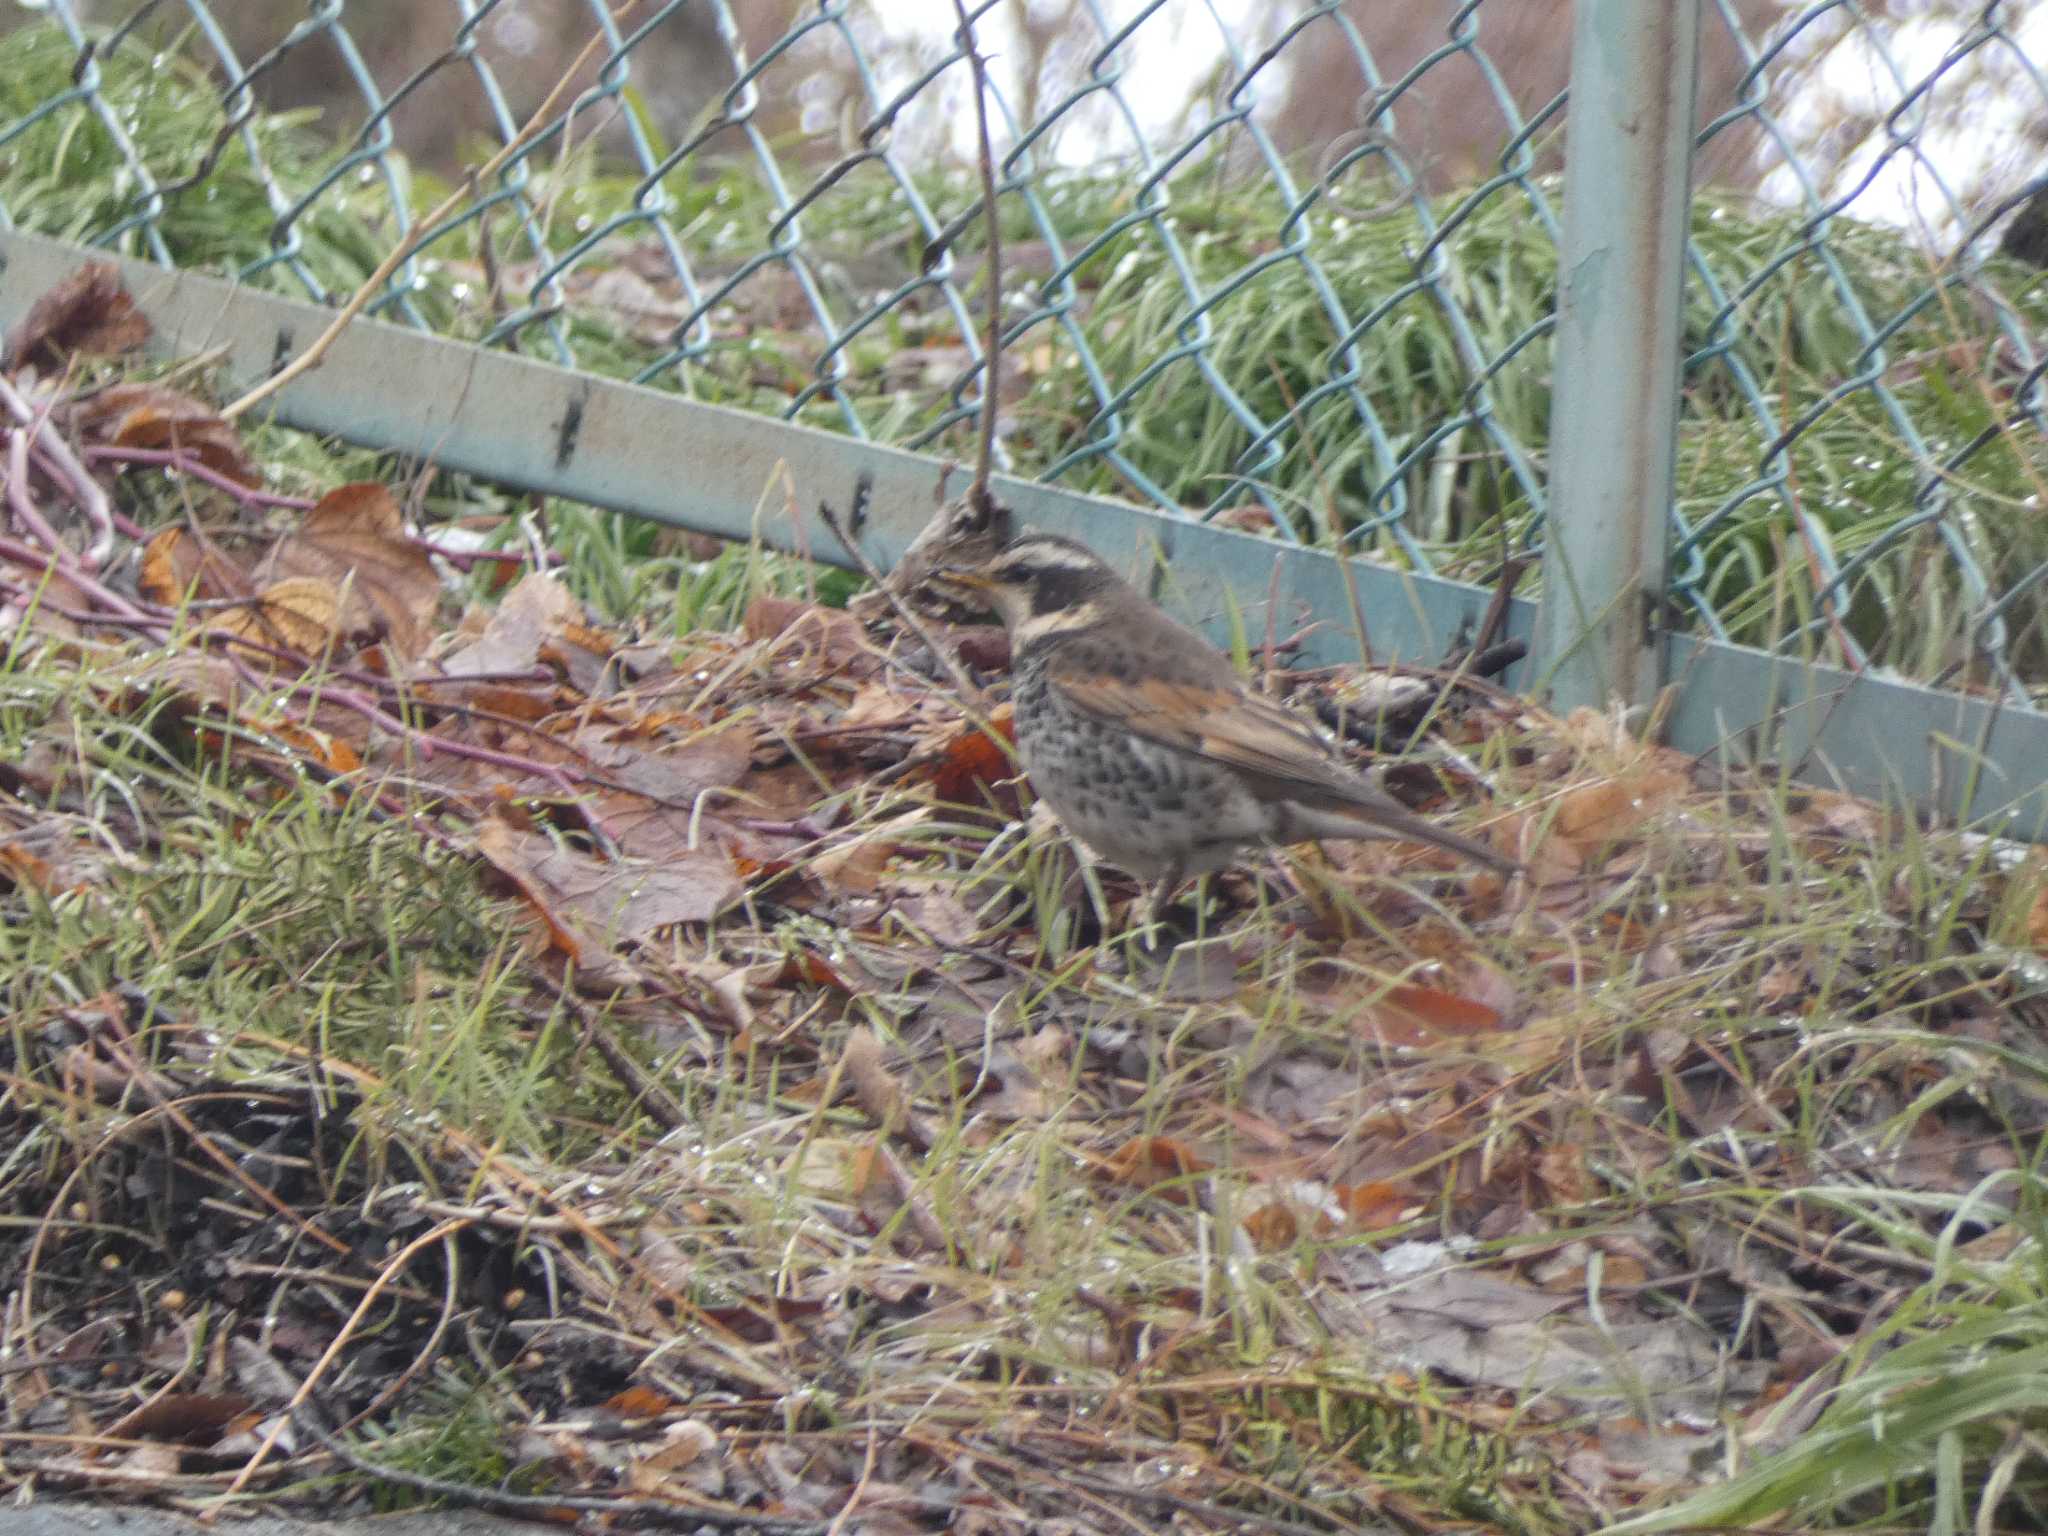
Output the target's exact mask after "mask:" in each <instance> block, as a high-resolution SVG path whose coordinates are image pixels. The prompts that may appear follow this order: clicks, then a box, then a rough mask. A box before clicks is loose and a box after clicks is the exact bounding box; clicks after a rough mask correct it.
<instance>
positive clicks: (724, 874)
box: [476, 818, 744, 959]
mask: <svg viewBox="0 0 2048 1536" xmlns="http://www.w3.org/2000/svg"><path fill="white" fill-rule="evenodd" d="M476 850H477V852H478V853H480V854H482V855H483V856H484V858H485V859H487V860H489V862H490V863H491V865H492V867H493V868H495V869H497V870H498V871H499V873H501V874H503V875H504V876H505V877H506V878H507V879H508V880H510V881H511V882H512V883H513V885H515V886H516V887H517V888H518V889H519V891H520V893H521V894H522V895H524V896H525V897H526V898H527V900H528V901H529V902H531V903H532V904H533V905H534V907H535V908H536V909H537V910H538V911H539V912H540V914H541V915H542V916H543V917H544V918H545V919H546V921H547V924H548V927H549V929H550V930H551V933H552V934H554V935H555V936H556V938H555V942H556V944H557V946H558V947H560V948H563V949H565V950H566V951H567V952H568V953H569V955H570V958H572V959H579V958H582V945H581V944H580V943H579V942H577V941H578V940H580V939H592V940H595V941H596V942H597V943H598V944H600V945H601V946H603V947H605V948H612V947H615V946H617V945H621V944H632V943H639V942H642V941H644V940H646V939H647V938H649V937H650V936H652V935H653V934H654V933H656V932H657V931H659V930H660V929H663V928H670V927H674V926H676V925H677V924H680V923H706V922H709V921H710V920H711V919H712V917H713V916H714V915H716V914H717V913H718V912H719V911H720V910H721V909H722V908H723V907H725V906H726V905H727V904H729V903H730V902H732V901H734V900H736V899H737V898H738V897H739V895H740V894H741V892H742V891H743V889H744V887H743V886H742V884H741V882H740V877H739V874H738V872H737V871H735V870H734V869H733V867H732V861H731V860H729V859H727V858H726V857H725V855H724V854H722V853H717V852H713V851H709V850H705V851H701V852H698V853H695V854H686V855H683V856H681V857H678V858H673V859H669V860H665V861H664V862H662V863H660V864H654V863H650V862H647V861H645V860H640V859H613V860H607V859H600V858H598V857H597V856H596V855H595V854H590V853H585V852H582V851H581V850H580V849H576V848H570V847H566V846H564V845H563V844H561V843H559V842H557V841H556V840H555V839H554V838H551V837H549V836H547V835H546V834H545V833H541V832H526V831H521V830H518V829H516V828H514V827H512V826H510V825H508V824H507V823H505V822H504V821H502V820H499V819H496V818H493V819H492V820H489V821H486V822H484V823H483V824H482V825H481V826H480V827H479V828H478V829H477V835H476Z"/></svg>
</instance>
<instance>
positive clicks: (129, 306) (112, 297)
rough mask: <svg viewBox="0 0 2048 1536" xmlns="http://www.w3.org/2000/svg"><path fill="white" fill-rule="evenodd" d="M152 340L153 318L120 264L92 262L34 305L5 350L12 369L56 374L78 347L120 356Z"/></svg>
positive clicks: (17, 327)
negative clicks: (127, 283) (137, 301)
mask: <svg viewBox="0 0 2048 1536" xmlns="http://www.w3.org/2000/svg"><path fill="white" fill-rule="evenodd" d="M148 340H149V321H148V319H147V318H146V317H145V316H144V315H143V313H142V311H141V310H139V309H137V308H136V307H135V300H134V299H133V298H131V297H129V294H128V290H127V289H126V288H124V287H122V286H121V272H120V269H119V268H118V267H116V266H115V265H114V264H113V263H112V262H111V261H89V262H87V263H86V264H85V265H84V266H82V267H80V268H79V269H78V270H77V271H76V272H74V273H72V274H71V275H70V276H69V277H67V278H65V279H64V280H63V281H62V282H60V283H58V284H57V286H56V287H54V288H52V289H51V290H50V291H49V292H48V293H45V294H44V295H43V296H42V297H41V298H39V299H37V300H36V301H35V303H33V304H31V305H30V306H29V310H28V313H27V314H26V315H23V316H22V317H21V323H20V324H19V325H17V326H15V328H14V329H13V330H12V331H11V332H9V333H8V337H7V346H6V349H5V354H4V355H5V358H6V363H7V366H8V367H9V368H12V369H20V368H25V367H26V368H34V369H35V370H37V371H38V372H39V373H44V374H54V373H61V372H62V371H63V370H64V365H65V363H66V362H67V361H68V360H69V359H70V357H71V354H73V353H74V352H89V353H92V354H94V355H96V356H100V357H116V356H119V355H120V354H121V353H123V352H132V351H134V350H135V349H136V348H137V347H139V346H141V345H142V344H143V343H144V342H146V341H148Z"/></svg>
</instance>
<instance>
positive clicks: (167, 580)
mask: <svg viewBox="0 0 2048 1536" xmlns="http://www.w3.org/2000/svg"><path fill="white" fill-rule="evenodd" d="M135 584H136V588H137V590H138V591H140V592H141V594H142V595H143V596H144V597H146V598H147V599H149V601H151V602H153V603H156V604H159V605H160V606H162V607H165V608H176V607H178V606H179V605H180V604H182V603H185V602H188V601H197V602H223V601H229V600H232V599H235V598H242V597H254V596H255V595H256V583H255V582H254V581H253V580H251V579H250V576H249V573H248V572H247V571H244V570H243V569H242V568H241V567H240V566H238V565H236V564H235V563H234V562H233V561H232V560H230V559H228V558H227V556H225V555H223V554H222V553H221V552H220V551H219V550H218V549H215V548H214V547H212V546H211V545H210V544H207V543H206V542H205V541H204V540H202V539H199V538H197V537H195V536H194V535H192V534H190V533H188V532H186V531H185V530H184V529H183V528H166V529H164V530H163V531H162V532H161V533H159V534H157V535H156V537H155V538H153V539H151V540H150V541H149V543H148V544H146V545H144V546H143V550H142V568H141V570H140V571H139V572H138V573H137V575H136V583H135Z"/></svg>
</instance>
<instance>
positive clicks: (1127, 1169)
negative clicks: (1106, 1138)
mask: <svg viewBox="0 0 2048 1536" xmlns="http://www.w3.org/2000/svg"><path fill="white" fill-rule="evenodd" d="M1101 1166H1102V1171H1103V1172H1104V1173H1106V1174H1108V1175H1109V1176H1110V1177H1111V1178H1112V1179H1114V1180H1116V1181H1117V1182H1118V1183H1119V1184H1128V1185H1130V1186H1131V1187H1132V1188H1134V1189H1153V1188H1156V1187H1157V1186H1159V1185H1161V1184H1166V1183H1168V1182H1170V1181H1179V1182H1178V1183H1176V1184H1175V1187H1173V1188H1171V1189H1165V1190H1162V1191H1161V1193H1162V1194H1163V1195H1165V1196H1166V1197H1167V1198H1168V1199H1170V1200H1173V1201H1176V1202H1178V1203H1180V1204H1186V1203H1187V1202H1188V1201H1189V1200H1190V1199H1191V1198H1192V1196H1191V1193H1190V1191H1189V1190H1188V1189H1187V1188H1186V1187H1185V1185H1186V1181H1187V1180H1188V1179H1189V1178H1191V1177H1193V1176H1195V1175H1198V1174H1203V1173H1207V1172H1208V1171H1209V1170H1210V1168H1212V1167H1214V1166H1215V1165H1214V1164H1212V1163H1210V1162H1208V1161H1207V1160H1205V1159H1204V1158H1202V1157H1201V1156H1200V1155H1199V1154H1198V1153H1197V1152H1196V1151H1195V1150H1194V1148H1192V1147H1190V1146H1189V1145H1188V1144H1187V1143H1186V1142H1184V1141H1179V1140H1176V1139H1175V1138H1173V1137H1171V1136H1133V1137H1132V1138H1131V1139H1130V1140H1129V1141H1127V1142H1125V1143H1124V1144H1123V1145H1122V1146H1120V1147H1118V1148H1117V1149H1116V1150H1115V1151H1114V1152H1112V1153H1110V1154H1109V1156H1108V1157H1106V1158H1104V1159H1103V1160H1102V1164H1101Z"/></svg>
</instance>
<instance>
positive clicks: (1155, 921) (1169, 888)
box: [1140, 864, 1187, 949]
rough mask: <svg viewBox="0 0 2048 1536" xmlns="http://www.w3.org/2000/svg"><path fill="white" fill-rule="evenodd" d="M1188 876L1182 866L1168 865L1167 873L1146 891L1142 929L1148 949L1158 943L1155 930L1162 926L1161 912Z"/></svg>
mask: <svg viewBox="0 0 2048 1536" xmlns="http://www.w3.org/2000/svg"><path fill="white" fill-rule="evenodd" d="M1186 878H1187V877H1186V876H1185V875H1184V874H1182V873H1181V866H1180V865H1179V864H1172V865H1169V866H1168V867H1167V871H1166V873H1165V874H1164V875H1162V876H1160V877H1159V879H1158V880H1157V881H1155V882H1154V883H1153V885H1152V887H1151V889H1150V890H1148V891H1146V893H1145V922H1144V925H1143V927H1142V929H1141V930H1140V931H1141V932H1142V933H1143V934H1144V935H1145V945H1146V947H1147V948H1148V949H1149V948H1152V947H1154V945H1155V943H1156V938H1155V930H1156V929H1158V928H1159V927H1160V926H1161V924H1160V914H1161V913H1163V912H1164V911H1165V910H1166V904H1167V903H1168V902H1169V901H1171V900H1172V899H1173V893H1174V892H1175V891H1177V890H1179V889H1180V883H1181V881H1182V880H1184V879H1186Z"/></svg>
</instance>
